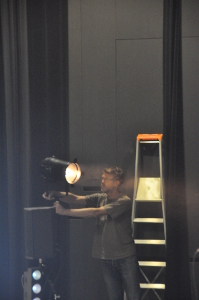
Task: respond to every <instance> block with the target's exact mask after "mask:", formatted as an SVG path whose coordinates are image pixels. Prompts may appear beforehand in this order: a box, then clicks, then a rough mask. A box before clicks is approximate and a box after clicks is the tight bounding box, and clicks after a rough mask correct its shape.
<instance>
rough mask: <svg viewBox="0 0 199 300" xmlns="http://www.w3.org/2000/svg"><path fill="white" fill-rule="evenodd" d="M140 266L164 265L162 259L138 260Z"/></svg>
mask: <svg viewBox="0 0 199 300" xmlns="http://www.w3.org/2000/svg"><path fill="white" fill-rule="evenodd" d="M139 265H140V266H141V267H166V262H164V261H139Z"/></svg>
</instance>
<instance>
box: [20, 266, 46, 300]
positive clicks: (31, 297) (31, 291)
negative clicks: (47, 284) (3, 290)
mask: <svg viewBox="0 0 199 300" xmlns="http://www.w3.org/2000/svg"><path fill="white" fill-rule="evenodd" d="M23 277H24V283H23V287H24V300H44V295H43V285H44V274H43V272H42V268H41V267H35V268H28V271H27V272H25V273H24V276H23Z"/></svg>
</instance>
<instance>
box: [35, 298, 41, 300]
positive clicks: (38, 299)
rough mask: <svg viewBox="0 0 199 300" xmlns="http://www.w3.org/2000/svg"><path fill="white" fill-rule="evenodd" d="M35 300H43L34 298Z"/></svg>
mask: <svg viewBox="0 0 199 300" xmlns="http://www.w3.org/2000/svg"><path fill="white" fill-rule="evenodd" d="M33 300H41V299H40V298H38V297H37V298H34V299H33Z"/></svg>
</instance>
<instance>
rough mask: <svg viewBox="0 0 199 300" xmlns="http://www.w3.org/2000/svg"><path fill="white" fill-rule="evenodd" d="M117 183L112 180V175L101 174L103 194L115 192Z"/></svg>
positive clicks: (115, 180)
mask: <svg viewBox="0 0 199 300" xmlns="http://www.w3.org/2000/svg"><path fill="white" fill-rule="evenodd" d="M118 186H119V181H118V180H117V179H115V178H114V175H112V174H107V173H103V174H102V182H101V191H102V192H104V193H107V192H112V191H114V190H117V188H118Z"/></svg>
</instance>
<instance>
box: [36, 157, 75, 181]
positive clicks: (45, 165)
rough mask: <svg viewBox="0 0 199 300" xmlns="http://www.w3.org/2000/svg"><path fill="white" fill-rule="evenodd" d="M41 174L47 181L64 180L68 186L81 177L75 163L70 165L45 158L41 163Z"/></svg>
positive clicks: (53, 158)
mask: <svg viewBox="0 0 199 300" xmlns="http://www.w3.org/2000/svg"><path fill="white" fill-rule="evenodd" d="M40 170H41V174H42V176H43V177H44V178H45V179H47V180H49V181H63V180H64V178H65V180H66V181H67V182H68V183H69V184H74V183H76V182H77V181H78V180H79V179H80V177H81V169H80V167H79V165H78V164H77V163H76V161H74V162H72V163H70V162H67V161H63V160H60V159H57V158H55V157H47V158H45V159H43V160H42V162H41V167H40Z"/></svg>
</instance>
